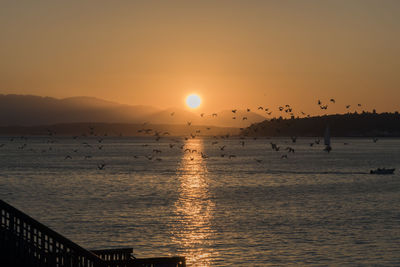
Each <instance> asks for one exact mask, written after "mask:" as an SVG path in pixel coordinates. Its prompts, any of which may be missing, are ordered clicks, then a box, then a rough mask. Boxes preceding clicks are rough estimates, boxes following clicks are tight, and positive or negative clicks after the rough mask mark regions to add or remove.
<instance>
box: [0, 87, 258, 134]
mask: <svg viewBox="0 0 400 267" xmlns="http://www.w3.org/2000/svg"><path fill="white" fill-rule="evenodd" d="M235 115H236V117H237V118H236V119H233V115H232V112H231V111H221V112H219V113H218V116H212V114H204V115H203V116H200V115H199V114H195V113H193V112H190V111H187V110H184V109H179V108H170V109H164V110H163V109H159V108H155V107H152V106H143V105H122V104H119V103H115V102H110V101H106V100H102V99H98V98H94V97H72V98H65V99H56V98H51V97H40V96H33V95H0V126H3V127H4V126H35V125H52V124H61V123H64V124H65V123H84V122H85V123H122V124H142V123H145V122H147V123H151V124H174V125H183V124H186V123H187V122H191V123H192V125H210V126H219V127H238V128H239V127H247V126H248V125H250V124H251V123H254V122H259V121H263V120H264V119H265V117H263V116H261V115H259V114H256V113H253V112H245V111H237V114H235ZM244 117H246V118H247V119H243V118H244Z"/></svg>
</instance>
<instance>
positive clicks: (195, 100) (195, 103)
mask: <svg viewBox="0 0 400 267" xmlns="http://www.w3.org/2000/svg"><path fill="white" fill-rule="evenodd" d="M200 104H201V98H200V97H199V96H198V95H196V94H191V95H189V96H188V97H187V98H186V105H188V107H190V108H197V107H199V106H200Z"/></svg>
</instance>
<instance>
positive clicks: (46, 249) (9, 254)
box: [0, 200, 186, 267]
mask: <svg viewBox="0 0 400 267" xmlns="http://www.w3.org/2000/svg"><path fill="white" fill-rule="evenodd" d="M0 266H15V267H31V266H32V267H33V266H35V267H36V266H38V267H42V266H43V267H48V266H51V267H53V266H54V267H64V266H65V267H67V266H68V267H133V266H142V267H150V266H151V267H156V266H168V267H169V266H171V267H172V266H174V267H185V266H186V263H185V258H184V257H170V258H148V259H136V258H135V257H133V256H132V248H123V249H107V250H93V251H89V250H86V249H84V248H82V247H80V246H79V245H77V244H76V243H74V242H72V241H71V240H69V239H67V238H65V237H64V236H62V235H60V234H59V233H57V232H55V231H53V230H51V229H50V228H48V227H47V226H45V225H43V224H42V223H40V222H38V221H36V220H35V219H33V218H31V217H30V216H28V215H27V214H25V213H23V212H22V211H19V210H18V209H16V208H14V207H12V206H11V205H9V204H7V203H6V202H4V201H3V200H0Z"/></svg>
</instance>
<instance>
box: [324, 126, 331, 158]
mask: <svg viewBox="0 0 400 267" xmlns="http://www.w3.org/2000/svg"><path fill="white" fill-rule="evenodd" d="M324 144H325V148H324V151H326V152H328V153H329V152H331V150H332V147H331V131H330V129H329V125H326V128H325V136H324Z"/></svg>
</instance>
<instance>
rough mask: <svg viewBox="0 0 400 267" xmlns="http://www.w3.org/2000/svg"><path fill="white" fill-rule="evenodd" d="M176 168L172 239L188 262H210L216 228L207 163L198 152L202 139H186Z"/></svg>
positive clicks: (202, 264) (196, 263)
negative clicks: (178, 186)
mask: <svg viewBox="0 0 400 267" xmlns="http://www.w3.org/2000/svg"><path fill="white" fill-rule="evenodd" d="M184 150H185V153H184V155H183V157H182V160H181V164H180V166H179V168H178V177H179V180H180V188H179V197H178V199H177V201H176V202H175V214H176V216H177V220H178V221H177V222H176V225H174V226H173V233H172V236H173V241H174V242H176V243H177V244H178V246H179V247H180V249H181V253H182V254H183V255H184V256H186V261H187V263H188V265H190V266H211V261H210V259H211V253H212V252H213V251H212V245H213V240H214V238H213V237H212V235H213V234H214V232H215V230H214V229H213V227H212V221H211V220H212V217H213V211H214V203H213V202H212V200H211V199H210V193H209V181H208V179H207V166H206V162H205V159H203V158H202V156H201V154H200V152H201V151H203V141H202V140H201V139H190V140H187V141H186V143H185V146H184Z"/></svg>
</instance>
